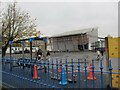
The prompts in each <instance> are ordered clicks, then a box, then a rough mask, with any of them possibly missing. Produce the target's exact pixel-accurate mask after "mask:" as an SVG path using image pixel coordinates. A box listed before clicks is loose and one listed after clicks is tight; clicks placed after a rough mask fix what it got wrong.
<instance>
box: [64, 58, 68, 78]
mask: <svg viewBox="0 0 120 90" xmlns="http://www.w3.org/2000/svg"><path fill="white" fill-rule="evenodd" d="M65 67H66V79H67V80H68V60H67V59H66V62H65Z"/></svg>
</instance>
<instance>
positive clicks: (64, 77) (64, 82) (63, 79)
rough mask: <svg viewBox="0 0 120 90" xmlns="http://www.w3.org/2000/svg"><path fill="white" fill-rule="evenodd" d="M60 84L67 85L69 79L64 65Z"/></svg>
mask: <svg viewBox="0 0 120 90" xmlns="http://www.w3.org/2000/svg"><path fill="white" fill-rule="evenodd" d="M59 84H61V85H66V84H67V79H66V75H65V72H64V68H63V67H62V79H61V81H60V82H59Z"/></svg>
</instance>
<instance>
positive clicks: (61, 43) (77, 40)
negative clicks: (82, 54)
mask: <svg viewBox="0 0 120 90" xmlns="http://www.w3.org/2000/svg"><path fill="white" fill-rule="evenodd" d="M96 41H98V28H86V29H81V30H76V31H69V32H64V33H61V34H58V35H53V36H51V37H49V38H48V45H47V49H48V50H50V51H67V50H68V51H83V50H92V47H91V44H92V43H94V42H96Z"/></svg>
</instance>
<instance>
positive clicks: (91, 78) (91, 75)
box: [87, 64, 96, 80]
mask: <svg viewBox="0 0 120 90" xmlns="http://www.w3.org/2000/svg"><path fill="white" fill-rule="evenodd" d="M87 79H88V80H96V77H95V76H94V78H93V72H92V64H90V73H89V76H88V77H87Z"/></svg>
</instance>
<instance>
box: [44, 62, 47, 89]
mask: <svg viewBox="0 0 120 90" xmlns="http://www.w3.org/2000/svg"><path fill="white" fill-rule="evenodd" d="M44 73H45V75H46V73H47V71H46V61H44ZM44 86H45V88H46V86H47V84H46V78H45V79H44Z"/></svg>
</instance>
